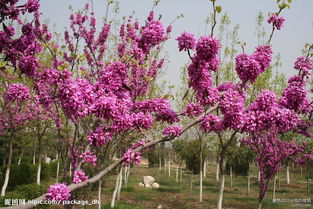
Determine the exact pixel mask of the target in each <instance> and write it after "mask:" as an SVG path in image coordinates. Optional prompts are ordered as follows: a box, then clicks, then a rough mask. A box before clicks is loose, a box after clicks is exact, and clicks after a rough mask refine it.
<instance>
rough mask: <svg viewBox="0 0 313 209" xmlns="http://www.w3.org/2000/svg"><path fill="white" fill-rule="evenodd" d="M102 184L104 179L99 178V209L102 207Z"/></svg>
mask: <svg viewBox="0 0 313 209" xmlns="http://www.w3.org/2000/svg"><path fill="white" fill-rule="evenodd" d="M101 186H102V181H101V179H99V183H98V209H101V190H102V188H101Z"/></svg>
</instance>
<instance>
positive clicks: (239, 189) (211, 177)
mask: <svg viewBox="0 0 313 209" xmlns="http://www.w3.org/2000/svg"><path fill="white" fill-rule="evenodd" d="M215 169H216V168H215V165H214V164H210V166H209V172H208V175H207V177H206V178H205V179H204V181H203V201H202V202H199V175H191V172H189V171H187V170H184V172H183V180H182V182H180V181H178V182H177V181H176V173H175V172H176V169H172V173H171V176H168V171H165V170H164V169H162V170H159V168H147V167H146V166H143V165H138V166H135V167H133V168H132V169H131V173H130V176H129V182H128V187H127V188H124V187H123V188H122V191H121V200H120V201H118V204H117V206H116V208H117V209H155V208H156V207H157V206H158V205H162V206H163V208H164V209H210V208H216V201H217V197H218V192H219V182H218V181H217V180H216V179H215ZM145 175H151V176H153V177H154V178H155V180H156V182H157V183H159V184H160V188H159V189H151V188H145V187H140V186H139V185H138V183H139V182H141V181H142V177H143V176H145ZM251 175H252V176H253V177H252V178H251V193H250V194H249V195H247V178H246V177H243V176H234V177H233V187H232V188H231V187H230V178H229V176H226V177H225V190H224V198H223V208H225V209H251V208H257V206H258V200H257V199H258V181H257V176H258V170H257V168H256V167H253V168H252V170H251ZM279 177H280V181H277V190H276V198H280V199H287V200H288V199H289V200H295V199H303V198H311V201H313V198H312V197H313V196H312V194H311V196H308V195H307V194H306V176H305V173H304V172H303V175H302V176H301V175H300V171H299V170H297V169H295V168H291V184H290V185H287V184H286V183H285V181H286V180H285V173H284V172H280V174H279ZM191 179H192V182H193V185H192V189H190V183H191ZM115 180H116V176H114V175H112V176H109V177H108V178H107V179H106V181H105V182H106V183H105V185H103V190H102V193H103V197H102V200H103V202H104V203H105V205H103V207H102V208H110V205H109V204H107V203H109V202H110V201H111V197H112V192H113V188H114V185H115ZM312 183H313V182H310V184H311V185H310V186H311V191H313V185H312ZM268 188H269V189H268V192H267V194H266V196H265V199H264V203H263V209H294V208H299V207H301V206H295V205H294V204H295V203H290V202H276V203H275V202H272V188H273V181H271V183H270V185H269V187H268ZM93 198H94V199H97V193H96V191H95V192H94V194H93ZM311 204H312V205H311V206H310V205H307V206H303V205H302V206H303V207H302V208H313V203H311Z"/></svg>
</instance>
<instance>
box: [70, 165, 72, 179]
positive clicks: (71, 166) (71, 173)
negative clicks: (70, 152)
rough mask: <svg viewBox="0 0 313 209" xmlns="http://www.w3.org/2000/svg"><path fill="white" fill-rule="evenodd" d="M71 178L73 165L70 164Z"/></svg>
mask: <svg viewBox="0 0 313 209" xmlns="http://www.w3.org/2000/svg"><path fill="white" fill-rule="evenodd" d="M70 177H72V163H70Z"/></svg>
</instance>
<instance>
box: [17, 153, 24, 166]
mask: <svg viewBox="0 0 313 209" xmlns="http://www.w3.org/2000/svg"><path fill="white" fill-rule="evenodd" d="M23 153H24V150H22V153H21V156H20V158H19V159H18V162H17V165H20V164H21V161H22V158H23Z"/></svg>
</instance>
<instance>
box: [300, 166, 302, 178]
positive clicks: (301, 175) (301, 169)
mask: <svg viewBox="0 0 313 209" xmlns="http://www.w3.org/2000/svg"><path fill="white" fill-rule="evenodd" d="M300 175H301V176H302V165H300Z"/></svg>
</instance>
